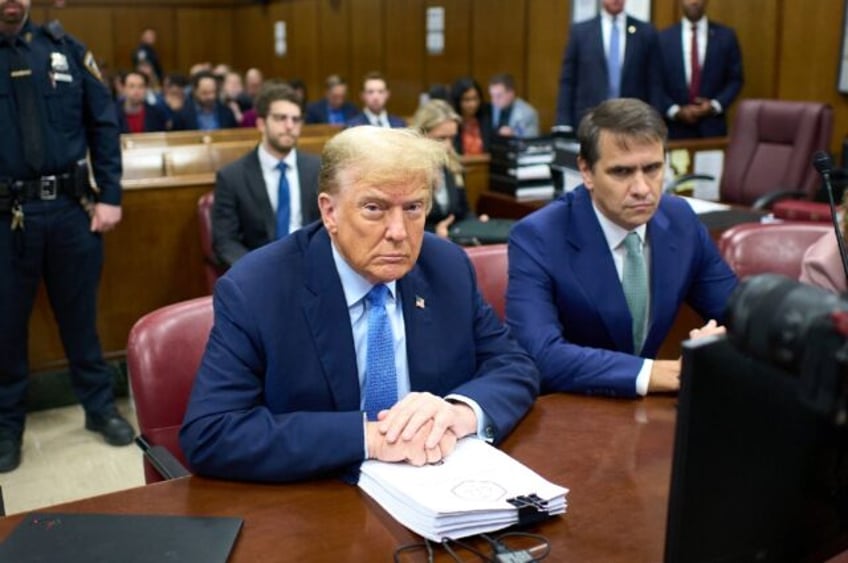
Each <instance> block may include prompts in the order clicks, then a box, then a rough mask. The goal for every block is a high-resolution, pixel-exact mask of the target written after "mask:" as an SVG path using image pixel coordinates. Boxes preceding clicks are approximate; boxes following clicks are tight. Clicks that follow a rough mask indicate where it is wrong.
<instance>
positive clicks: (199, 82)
mask: <svg viewBox="0 0 848 563" xmlns="http://www.w3.org/2000/svg"><path fill="white" fill-rule="evenodd" d="M233 127H238V123H237V122H236V117H235V116H234V115H233V112H232V110H231V109H230V108H228V107H227V106H225V105H224V104H222V103H221V102H220V100H219V99H218V81H217V80H216V79H215V75H214V74H212V73H211V72H209V71H202V72H199V73H197V74H195V75H193V76H192V77H191V99H190V100H186V103H185V104H183V107H182V109H181V110H180V111H178V112H177V113H176V114H175V115H174V129H175V130H177V131H182V130H193V129H200V130H203V131H212V130H215V129H231V128H233Z"/></svg>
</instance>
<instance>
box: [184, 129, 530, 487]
mask: <svg viewBox="0 0 848 563" xmlns="http://www.w3.org/2000/svg"><path fill="white" fill-rule="evenodd" d="M444 162H445V150H444V148H443V147H442V146H440V145H439V144H438V143H436V142H435V141H431V140H428V139H425V138H423V137H422V136H420V135H419V134H417V133H415V132H413V131H410V130H401V129H389V128H377V127H371V126H363V127H356V128H352V129H347V130H345V131H343V132H341V133H339V134H338V135H337V136H336V137H334V138H333V139H331V140H330V141H329V142H328V143H327V145H326V146H325V148H324V152H323V154H322V163H321V173H320V176H319V190H320V193H319V196H318V205H319V208H320V210H321V222H320V223H318V222H316V223H314V224H312V225H308V226H306V227H304V228H303V229H301V230H299V231H298V232H296V233H294V234H292V235H291V236H289V237H287V238H285V239H283V240H281V241H278V242H275V243H272V244H269V245H267V246H265V247H263V248H261V249H259V250H257V251H255V252H252V253H250V254H248V255H247V256H245V257H244V258H243V259H241V260H240V261H239V262H238V263H237V264H235V266H234V267H233V268H231V269H230V270H229V272H228V273H227V274H226V275H225V276H224V277H223V278H221V279H220V280H219V282H218V285H217V286H216V288H215V299H214V305H215V324H214V327H213V329H212V333H211V335H210V338H209V344H208V347H207V349H206V353H205V355H204V358H203V361H202V363H201V367H200V370H199V371H198V374H197V379H196V380H195V384H194V389H193V391H192V395H191V399H190V400H189V405H188V411H187V413H186V417H185V421H184V423H183V428H182V431H181V445H182V447H183V450H184V451H185V452H186V455H187V458H188V460H189V463H190V464H191V466H192V468H193V469H194V470H195V471H196V472H198V473H200V474H203V475H210V476H216V477H222V478H227V479H242V480H251V481H294V480H301V479H309V478H315V477H318V476H325V475H333V474H342V475H345V476H347V477H349V478H350V479H351V480H355V479H356V478H357V468H358V467H359V464H360V463H361V462H362V461H364V460H365V459H379V460H383V461H391V462H404V461H405V462H409V463H411V464H414V465H422V464H424V463H434V462H438V461H439V460H441V459H442V458H444V457H445V456H447V455H449V454H450V453H451V451H452V450H453V448H454V446H455V444H456V441H457V440H458V439H460V438H462V437H464V436H468V435H476V436H478V437H481V438H483V439H486V440H493V441H499V440H501V439H503V438H504V437H505V436H506V435H507V434H508V433H509V432H510V431H511V430H512V428H513V427H514V426H515V425H516V424H517V423H518V421H519V419H520V418H521V417H522V416H523V415H524V413H525V412H526V411H527V409H529V408H530V405H531V404H532V402H533V399H534V398H535V396H536V393H537V392H538V386H539V374H538V372H537V371H536V368H535V366H534V365H533V363H532V362H531V361H530V358H529V357H528V356H527V354H526V353H525V352H524V351H523V350H522V349H521V348H520V347H519V346H518V344H517V343H516V342H515V341H514V340H513V339H512V338H511V337H510V336H509V332H508V330H507V329H506V328H505V327H504V326H503V325H502V324H501V323H500V322H499V321H498V319H497V316H496V315H495V313H494V312H493V311H492V309H491V308H490V307H489V306H488V305H487V304H486V303H485V302H484V301H483V299H482V298H481V296H480V292H479V291H478V289H477V284H476V281H475V278H474V274H473V268H472V266H471V263H470V262H469V260H468V257H467V255H466V254H465V252H464V251H463V250H462V248H460V247H459V246H456V245H454V244H452V243H450V242H447V241H444V240H441V239H439V238H437V237H435V236H434V235H431V234H428V233H425V232H424V220H425V217H426V215H427V210H428V207H429V205H430V202H431V201H432V192H433V188H434V186H435V183H436V180H437V176H438V173H439V169H440V167H441V166H443V164H444Z"/></svg>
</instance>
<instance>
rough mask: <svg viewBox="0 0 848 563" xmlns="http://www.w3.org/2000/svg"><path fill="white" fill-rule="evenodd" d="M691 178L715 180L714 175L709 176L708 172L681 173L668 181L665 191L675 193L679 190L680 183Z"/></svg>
mask: <svg viewBox="0 0 848 563" xmlns="http://www.w3.org/2000/svg"><path fill="white" fill-rule="evenodd" d="M692 180H715V176H710V175H709V174H683V175H682V176H678V177H677V178H675V179H674V180H672V181H671V182H669V184H668V186H667V187H666V189H665V193H667V194H676V193H678V192H679V191H680V185H681V184H685V183H686V182H690V181H692Z"/></svg>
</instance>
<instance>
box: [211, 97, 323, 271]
mask: <svg viewBox="0 0 848 563" xmlns="http://www.w3.org/2000/svg"><path fill="white" fill-rule="evenodd" d="M297 100H298V98H297V95H296V94H295V93H294V91H292V89H291V88H289V87H288V86H286V85H284V84H274V83H270V82H269V83H267V84H266V85H265V86H264V87H263V88H262V90H261V91H260V93H259V97H258V98H257V99H256V110H257V112H258V115H259V117H258V119H257V120H256V127H257V129H259V131H260V132H261V133H262V141H261V142H260V143H259V146H258V147H256V148H255V149H253V150H251V151H250V152H249V153H247V154H246V155H245V156H243V157H242V158H240V159H239V160H237V161H235V162H233V163H231V164H228V165H227V166H225V167H223V168H221V169H220V170H219V171H218V174H217V177H216V179H215V205H214V207H213V208H212V247H213V249H214V251H215V254H216V256H218V259H219V260H220V261H221V263H222V264H224V265H226V266H230V265H232V264H233V263H234V262H235V261H236V260H238V259H239V258H241V257H242V256H243V255H244V254H246V253H247V252H248V251H250V250H253V249H254V248H259V247H260V246H262V245H264V244H267V243H269V242H271V241H272V240H275V239H278V238H282V237H284V236H286V235H287V234H288V233H290V232H292V231H295V230H297V229H299V228H300V227H301V226H303V225H306V224H307V223H311V222H312V221H315V220H317V219H318V218H319V217H320V213H319V212H318V168H319V167H320V164H321V163H320V159H319V158H318V157H317V156H315V155H312V154H307V153H302V152H299V151H298V150H297V139H298V137H300V130H301V123H302V119H303V118H302V114H301V111H300V105H299V104H298V103H297ZM281 166H283V170H281V168H280V167H281Z"/></svg>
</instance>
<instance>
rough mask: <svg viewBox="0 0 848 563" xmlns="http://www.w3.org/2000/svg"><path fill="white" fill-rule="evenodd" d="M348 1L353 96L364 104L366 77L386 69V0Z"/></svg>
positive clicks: (357, 101)
mask: <svg viewBox="0 0 848 563" xmlns="http://www.w3.org/2000/svg"><path fill="white" fill-rule="evenodd" d="M387 1H388V0H387ZM347 2H348V3H349V4H350V76H349V77H348V82H349V83H350V98H351V100H352V101H353V103H355V104H356V105H357V106H359V107H362V101H361V99H360V92H361V91H362V77H363V76H365V74H366V73H368V72H370V71H372V70H377V71H380V72H385V70H386V69H385V58H384V54H385V41H384V36H383V31H384V29H385V25H386V24H385V19H384V17H385V15H384V13H383V0H347ZM389 79H390V80H391V77H389Z"/></svg>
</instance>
